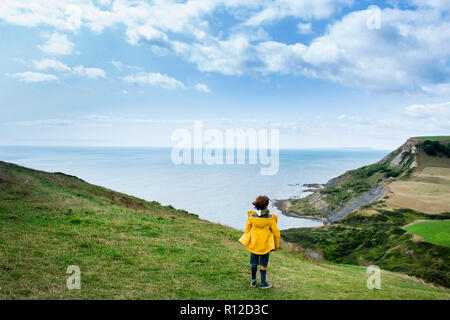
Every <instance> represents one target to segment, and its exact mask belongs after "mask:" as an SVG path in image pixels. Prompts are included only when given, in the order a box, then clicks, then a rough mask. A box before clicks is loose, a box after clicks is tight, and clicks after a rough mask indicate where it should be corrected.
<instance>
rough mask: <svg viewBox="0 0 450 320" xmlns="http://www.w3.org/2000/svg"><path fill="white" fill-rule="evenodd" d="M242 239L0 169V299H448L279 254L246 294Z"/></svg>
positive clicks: (73, 185)
mask: <svg viewBox="0 0 450 320" xmlns="http://www.w3.org/2000/svg"><path fill="white" fill-rule="evenodd" d="M174 196H176V195H174ZM242 223H243V225H244V223H245V214H244V213H243V220H242ZM240 236H241V231H237V230H233V229H231V228H228V227H224V226H221V225H218V224H213V223H210V222H207V221H204V220H200V219H198V217H197V216H195V215H192V214H189V213H187V212H185V211H180V210H175V209H174V208H172V207H170V206H168V207H164V206H161V205H160V204H159V203H156V202H147V201H144V200H141V199H137V198H134V197H131V196H127V195H124V194H120V193H117V192H114V191H111V190H108V189H104V188H101V187H98V186H93V185H90V184H88V183H85V182H83V181H81V180H79V179H76V178H74V177H70V176H66V175H63V174H49V173H44V172H40V171H34V170H30V169H25V168H22V167H18V166H14V165H10V164H6V163H2V162H0V299H296V300H297V299H449V298H450V294H449V291H448V290H444V289H439V288H434V287H431V286H428V285H424V284H422V283H420V282H418V281H415V280H414V279H411V278H409V277H407V276H405V275H402V274H398V273H393V272H388V271H383V272H382V283H381V286H382V287H381V290H375V291H371V290H368V289H367V288H366V280H367V274H366V268H365V267H360V266H354V265H335V264H331V263H312V262H310V261H308V260H307V259H305V258H303V257H302V256H301V255H300V254H299V253H292V252H289V251H287V250H285V249H281V250H279V251H277V252H275V253H273V254H272V255H271V258H270V265H269V272H268V280H269V281H270V282H271V283H272V284H273V285H274V288H273V289H271V290H264V291H263V290H259V289H254V288H250V286H249V277H250V275H249V272H250V270H249V253H248V252H247V251H246V249H245V248H244V247H243V246H242V245H241V244H240V243H239V242H238V239H239V237H240ZM69 265H78V266H79V267H80V269H81V290H71V291H70V290H68V289H67V287H66V279H67V277H68V275H67V274H66V269H67V267H68V266H69Z"/></svg>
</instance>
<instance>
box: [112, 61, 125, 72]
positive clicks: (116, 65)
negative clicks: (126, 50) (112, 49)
mask: <svg viewBox="0 0 450 320" xmlns="http://www.w3.org/2000/svg"><path fill="white" fill-rule="evenodd" d="M111 64H112V65H113V66H114V68H116V69H117V70H122V69H123V63H122V62H121V61H117V60H112V61H111Z"/></svg>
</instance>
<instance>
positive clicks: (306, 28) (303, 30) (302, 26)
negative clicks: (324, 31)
mask: <svg viewBox="0 0 450 320" xmlns="http://www.w3.org/2000/svg"><path fill="white" fill-rule="evenodd" d="M297 33H299V34H308V33H312V25H311V22H308V23H301V22H300V23H299V24H297Z"/></svg>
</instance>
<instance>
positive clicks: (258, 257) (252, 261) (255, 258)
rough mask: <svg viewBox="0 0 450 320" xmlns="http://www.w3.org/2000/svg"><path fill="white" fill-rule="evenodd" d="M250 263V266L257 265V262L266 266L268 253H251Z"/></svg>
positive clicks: (254, 266)
mask: <svg viewBox="0 0 450 320" xmlns="http://www.w3.org/2000/svg"><path fill="white" fill-rule="evenodd" d="M250 264H251V265H252V268H256V267H258V264H259V265H261V266H263V267H265V268H267V265H268V264H269V253H266V254H264V255H259V254H254V253H251V254H250Z"/></svg>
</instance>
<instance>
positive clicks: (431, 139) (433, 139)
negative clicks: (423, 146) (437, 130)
mask: <svg viewBox="0 0 450 320" xmlns="http://www.w3.org/2000/svg"><path fill="white" fill-rule="evenodd" d="M416 139H417V140H419V141H425V140H429V141H449V140H450V136H434V137H416Z"/></svg>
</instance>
